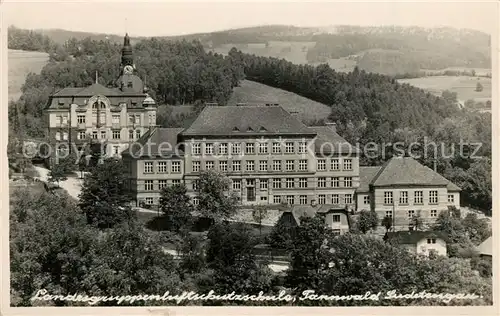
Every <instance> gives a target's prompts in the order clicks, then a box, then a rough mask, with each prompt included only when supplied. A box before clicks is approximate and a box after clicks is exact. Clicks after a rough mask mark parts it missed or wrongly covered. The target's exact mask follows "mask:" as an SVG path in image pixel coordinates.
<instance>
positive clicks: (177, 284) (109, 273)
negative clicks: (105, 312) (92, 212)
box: [79, 221, 182, 306]
mask: <svg viewBox="0 0 500 316" xmlns="http://www.w3.org/2000/svg"><path fill="white" fill-rule="evenodd" d="M99 234H100V238H98V239H97V242H96V244H95V247H94V248H93V253H92V256H93V258H94V260H93V261H92V267H93V270H90V271H92V273H88V274H87V275H86V278H85V280H84V281H85V283H84V284H85V285H87V287H83V288H82V289H79V290H80V291H82V290H87V292H88V293H93V295H109V296H115V295H134V293H163V292H164V291H165V289H175V288H177V289H180V288H182V282H181V280H180V278H179V275H178V274H177V271H176V265H175V262H174V261H173V258H172V256H171V255H169V254H167V253H165V251H164V250H163V249H162V244H161V241H160V239H159V236H158V235H157V234H154V233H152V232H150V231H148V230H146V229H145V228H144V227H142V226H141V225H140V223H138V222H133V221H132V222H128V223H127V222H123V223H120V224H118V225H116V226H115V227H114V228H112V229H109V230H106V231H103V232H100V233H99ZM125 304H126V303H125ZM151 304H152V305H161V304H165V302H161V301H137V302H135V303H133V304H131V305H142V306H144V305H151ZM100 305H108V306H111V305H116V302H113V301H110V302H103V303H101V304H100Z"/></svg>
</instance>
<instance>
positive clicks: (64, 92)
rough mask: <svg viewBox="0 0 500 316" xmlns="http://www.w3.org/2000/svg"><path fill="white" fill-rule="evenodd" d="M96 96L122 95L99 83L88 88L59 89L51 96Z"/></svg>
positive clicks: (118, 91) (116, 90) (117, 90)
mask: <svg viewBox="0 0 500 316" xmlns="http://www.w3.org/2000/svg"><path fill="white" fill-rule="evenodd" d="M97 94H102V95H105V96H117V95H122V92H121V91H120V90H119V89H115V88H107V87H105V86H103V85H102V84H100V83H94V84H92V85H90V86H88V87H84V88H73V87H68V88H64V89H61V90H59V91H57V92H56V93H54V94H53V96H54V97H72V96H75V97H76V96H82V97H83V96H85V97H91V96H94V95H97Z"/></svg>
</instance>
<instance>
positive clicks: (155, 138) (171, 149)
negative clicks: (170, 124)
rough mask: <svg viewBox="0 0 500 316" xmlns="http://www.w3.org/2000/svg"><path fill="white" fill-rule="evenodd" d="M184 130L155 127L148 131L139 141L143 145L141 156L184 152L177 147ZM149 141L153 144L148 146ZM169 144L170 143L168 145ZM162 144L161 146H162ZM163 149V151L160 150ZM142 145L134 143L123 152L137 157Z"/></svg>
mask: <svg viewBox="0 0 500 316" xmlns="http://www.w3.org/2000/svg"><path fill="white" fill-rule="evenodd" d="M182 131H183V128H153V129H151V130H149V131H147V132H146V133H145V134H144V135H142V137H141V138H140V139H139V140H138V141H137V143H139V144H141V145H142V147H143V150H142V155H141V157H156V156H159V155H160V154H162V155H172V154H182V152H181V151H180V149H177V150H178V152H177V153H176V152H175V151H176V146H177V144H178V137H177V136H178V135H179V133H180V132H182ZM148 142H149V143H150V144H151V145H150V146H148ZM167 144H169V145H167ZM160 145H161V146H160ZM159 149H161V153H160V152H159ZM140 151H141V146H138V145H133V146H131V147H130V148H127V149H126V150H124V151H123V152H122V155H125V156H127V155H131V154H133V155H134V156H135V157H137V156H138V155H139V153H140Z"/></svg>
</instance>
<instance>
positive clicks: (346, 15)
mask: <svg viewBox="0 0 500 316" xmlns="http://www.w3.org/2000/svg"><path fill="white" fill-rule="evenodd" d="M4 1H7V2H4V3H3V5H2V6H3V10H4V13H5V14H4V18H5V20H6V21H5V22H7V25H15V26H17V27H21V28H28V29H41V28H43V29H50V28H60V29H67V30H73V31H85V32H95V33H110V34H123V33H125V32H128V33H129V34H130V35H132V36H160V35H182V34H190V33H200V32H213V31H218V30H225V29H231V28H239V27H247V26H257V25H269V24H285V25H295V26H328V25H339V24H347V25H365V26H378V25H401V26H412V25H416V26H423V27H435V26H451V27H456V28H471V29H476V30H480V31H484V32H486V33H489V34H494V33H495V30H496V28H497V27H498V3H497V2H493V1H490V2H480V1H474V2H459V1H453V2H450V1H448V2H436V1H434V2H423V1H418V2H401V1H400V2H327V1H318V2H308V1H301V2H291V1H288V2H287V1H277V2H268V1H261V0H260V1H259V0H254V1H250V0H248V1H245V2H240V1H232V2H217V1H199V2H189V1H184V2H180V1H161V2H160V1H154V0H146V1H139V0H136V1H129V2H125V1H116V0H114V1H113V0H108V1H106V2H103V1H95V0H94V1H92V0H91V1H85V2H81V1H79V2H77V1H58V2H45V1H44V2H40V1H39V2H36V1H35V0H32V1H31V2H26V1H22V0H16V2H13V1H14V0H4Z"/></svg>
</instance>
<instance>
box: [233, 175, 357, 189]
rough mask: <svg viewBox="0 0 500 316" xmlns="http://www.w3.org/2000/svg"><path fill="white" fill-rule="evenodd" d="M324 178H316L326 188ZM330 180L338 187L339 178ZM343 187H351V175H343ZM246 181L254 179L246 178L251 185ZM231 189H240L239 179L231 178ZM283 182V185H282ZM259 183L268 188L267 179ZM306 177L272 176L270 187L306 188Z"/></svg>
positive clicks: (321, 186)
mask: <svg viewBox="0 0 500 316" xmlns="http://www.w3.org/2000/svg"><path fill="white" fill-rule="evenodd" d="M324 180H326V178H318V183H317V184H318V185H317V187H318V188H326V183H325V182H324ZM332 180H335V182H332V184H333V185H332V187H334V188H335V187H339V188H340V186H339V184H340V181H339V178H332ZM343 180H344V181H343V184H344V185H343V187H345V188H351V187H352V178H351V177H345V178H344V179H343ZM248 181H254V179H249V180H247V186H251V184H249V183H248ZM232 182H233V190H240V189H241V179H233V180H232ZM283 182H284V184H285V185H284V186H283ZM259 183H260V188H261V189H267V188H268V184H267V183H268V180H267V179H261V180H260V181H259ZM308 184H309V182H308V178H298V179H295V178H274V179H272V188H273V189H282V188H286V189H293V188H296V187H298V188H307V187H308Z"/></svg>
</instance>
